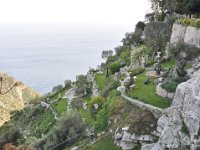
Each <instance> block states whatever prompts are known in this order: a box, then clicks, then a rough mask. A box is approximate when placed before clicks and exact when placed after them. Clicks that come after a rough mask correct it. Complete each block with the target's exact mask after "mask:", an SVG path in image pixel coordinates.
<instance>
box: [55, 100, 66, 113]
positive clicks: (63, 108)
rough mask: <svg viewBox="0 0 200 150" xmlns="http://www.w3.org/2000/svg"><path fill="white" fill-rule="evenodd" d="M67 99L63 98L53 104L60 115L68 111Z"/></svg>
mask: <svg viewBox="0 0 200 150" xmlns="http://www.w3.org/2000/svg"><path fill="white" fill-rule="evenodd" d="M67 105H68V103H67V99H66V98H61V99H60V100H59V101H58V103H56V104H53V106H54V108H55V109H56V111H57V113H58V115H61V114H62V113H63V112H66V111H67Z"/></svg>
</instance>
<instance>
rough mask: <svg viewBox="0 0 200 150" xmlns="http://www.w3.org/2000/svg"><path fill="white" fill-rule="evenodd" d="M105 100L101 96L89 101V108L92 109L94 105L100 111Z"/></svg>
mask: <svg viewBox="0 0 200 150" xmlns="http://www.w3.org/2000/svg"><path fill="white" fill-rule="evenodd" d="M104 101H105V98H104V97H102V96H97V97H94V98H92V99H91V101H89V107H90V108H93V109H94V104H98V107H99V108H98V109H101V108H102V106H103V104H104Z"/></svg>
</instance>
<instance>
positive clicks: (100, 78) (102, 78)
mask: <svg viewBox="0 0 200 150" xmlns="http://www.w3.org/2000/svg"><path fill="white" fill-rule="evenodd" d="M95 80H96V82H97V85H98V87H99V89H100V90H101V91H102V90H103V89H104V88H105V86H106V75H105V73H104V74H102V75H100V74H96V75H95Z"/></svg>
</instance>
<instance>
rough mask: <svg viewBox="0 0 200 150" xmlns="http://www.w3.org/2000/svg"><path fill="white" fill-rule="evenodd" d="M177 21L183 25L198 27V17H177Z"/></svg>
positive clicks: (199, 20) (199, 24) (199, 26)
mask: <svg viewBox="0 0 200 150" xmlns="http://www.w3.org/2000/svg"><path fill="white" fill-rule="evenodd" d="M177 22H178V23H179V24H182V25H185V26H192V27H195V28H200V19H190V18H184V19H179V20H178V21H177Z"/></svg>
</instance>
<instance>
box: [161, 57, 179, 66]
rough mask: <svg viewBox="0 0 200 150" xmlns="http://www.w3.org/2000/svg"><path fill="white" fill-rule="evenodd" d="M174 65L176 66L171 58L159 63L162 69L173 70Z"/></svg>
mask: <svg viewBox="0 0 200 150" xmlns="http://www.w3.org/2000/svg"><path fill="white" fill-rule="evenodd" d="M175 64H176V60H175V58H171V59H170V60H168V61H165V62H163V63H161V66H162V67H163V68H174V66H175Z"/></svg>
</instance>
